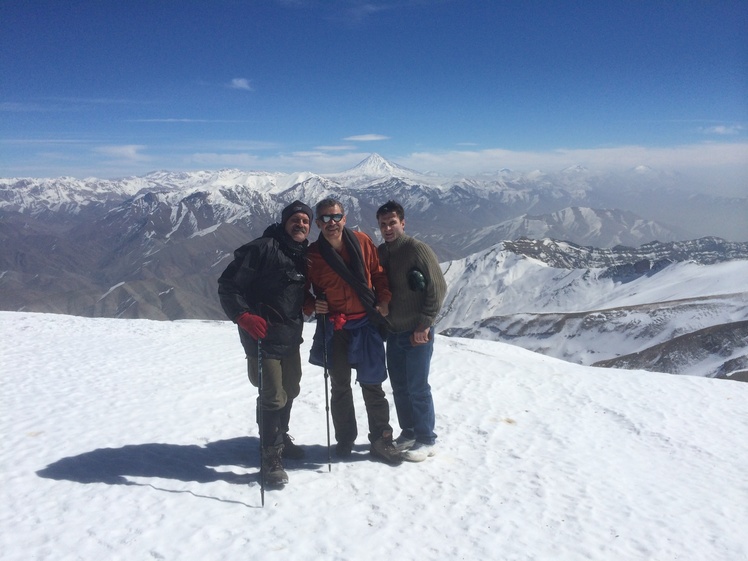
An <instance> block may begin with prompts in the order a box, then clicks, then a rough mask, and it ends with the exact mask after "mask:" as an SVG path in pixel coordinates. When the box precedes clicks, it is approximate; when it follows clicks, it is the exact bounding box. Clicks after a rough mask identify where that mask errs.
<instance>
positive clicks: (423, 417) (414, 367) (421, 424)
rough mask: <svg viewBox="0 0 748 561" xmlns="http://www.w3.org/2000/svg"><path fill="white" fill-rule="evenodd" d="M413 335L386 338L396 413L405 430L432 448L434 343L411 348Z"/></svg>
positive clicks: (395, 334) (394, 335)
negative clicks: (432, 357) (430, 368)
mask: <svg viewBox="0 0 748 561" xmlns="http://www.w3.org/2000/svg"><path fill="white" fill-rule="evenodd" d="M432 334H433V331H432ZM411 335H412V332H410V331H404V332H400V333H390V334H389V335H388V336H387V369H388V370H389V374H390V383H391V384H392V396H393V401H394V402H395V411H396V412H397V420H398V422H399V423H400V428H401V429H402V430H408V429H410V430H412V431H413V432H414V433H415V437H416V441H418V442H422V443H424V444H433V443H434V441H435V440H436V433H434V425H435V422H436V417H435V414H434V400H433V398H432V396H431V386H430V385H429V367H430V365H431V355H432V354H433V352H434V340H433V338H432V339H431V340H430V341H429V342H428V343H425V344H423V345H416V346H415V347H414V346H412V345H411V344H410V336H411Z"/></svg>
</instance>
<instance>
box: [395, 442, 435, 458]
mask: <svg viewBox="0 0 748 561" xmlns="http://www.w3.org/2000/svg"><path fill="white" fill-rule="evenodd" d="M435 455H436V444H424V443H423V442H416V443H415V444H414V445H413V448H411V449H410V450H406V451H405V452H403V460H406V461H408V462H422V461H423V460H425V459H426V458H430V457H431V456H435Z"/></svg>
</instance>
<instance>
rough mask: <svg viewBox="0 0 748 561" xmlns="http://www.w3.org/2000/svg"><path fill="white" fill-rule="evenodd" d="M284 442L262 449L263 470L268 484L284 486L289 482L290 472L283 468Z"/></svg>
mask: <svg viewBox="0 0 748 561" xmlns="http://www.w3.org/2000/svg"><path fill="white" fill-rule="evenodd" d="M282 455H283V444H278V445H276V446H268V447H267V448H264V449H263V450H262V472H263V476H264V478H265V483H266V484H267V485H277V486H283V485H285V484H286V483H288V474H287V473H286V471H285V470H284V469H283V461H282V460H281V456H282Z"/></svg>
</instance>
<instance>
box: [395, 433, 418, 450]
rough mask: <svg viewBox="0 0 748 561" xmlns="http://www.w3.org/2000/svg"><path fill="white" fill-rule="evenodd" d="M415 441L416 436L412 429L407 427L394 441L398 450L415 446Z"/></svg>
mask: <svg viewBox="0 0 748 561" xmlns="http://www.w3.org/2000/svg"><path fill="white" fill-rule="evenodd" d="M415 443H416V437H415V435H414V434H413V431H412V430H411V429H405V430H404V431H403V432H401V433H400V436H398V437H397V438H396V439H395V442H394V444H395V448H397V451H398V452H405V450H410V449H411V448H413V445H414V444H415Z"/></svg>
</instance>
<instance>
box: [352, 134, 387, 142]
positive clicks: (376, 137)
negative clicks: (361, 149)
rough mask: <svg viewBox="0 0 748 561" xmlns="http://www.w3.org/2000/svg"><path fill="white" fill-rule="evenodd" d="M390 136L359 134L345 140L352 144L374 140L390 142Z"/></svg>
mask: <svg viewBox="0 0 748 561" xmlns="http://www.w3.org/2000/svg"><path fill="white" fill-rule="evenodd" d="M389 139H390V137H389V136H384V135H383V134H359V135H355V136H347V137H345V138H344V139H343V140H350V141H352V142H371V141H373V140H389Z"/></svg>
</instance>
